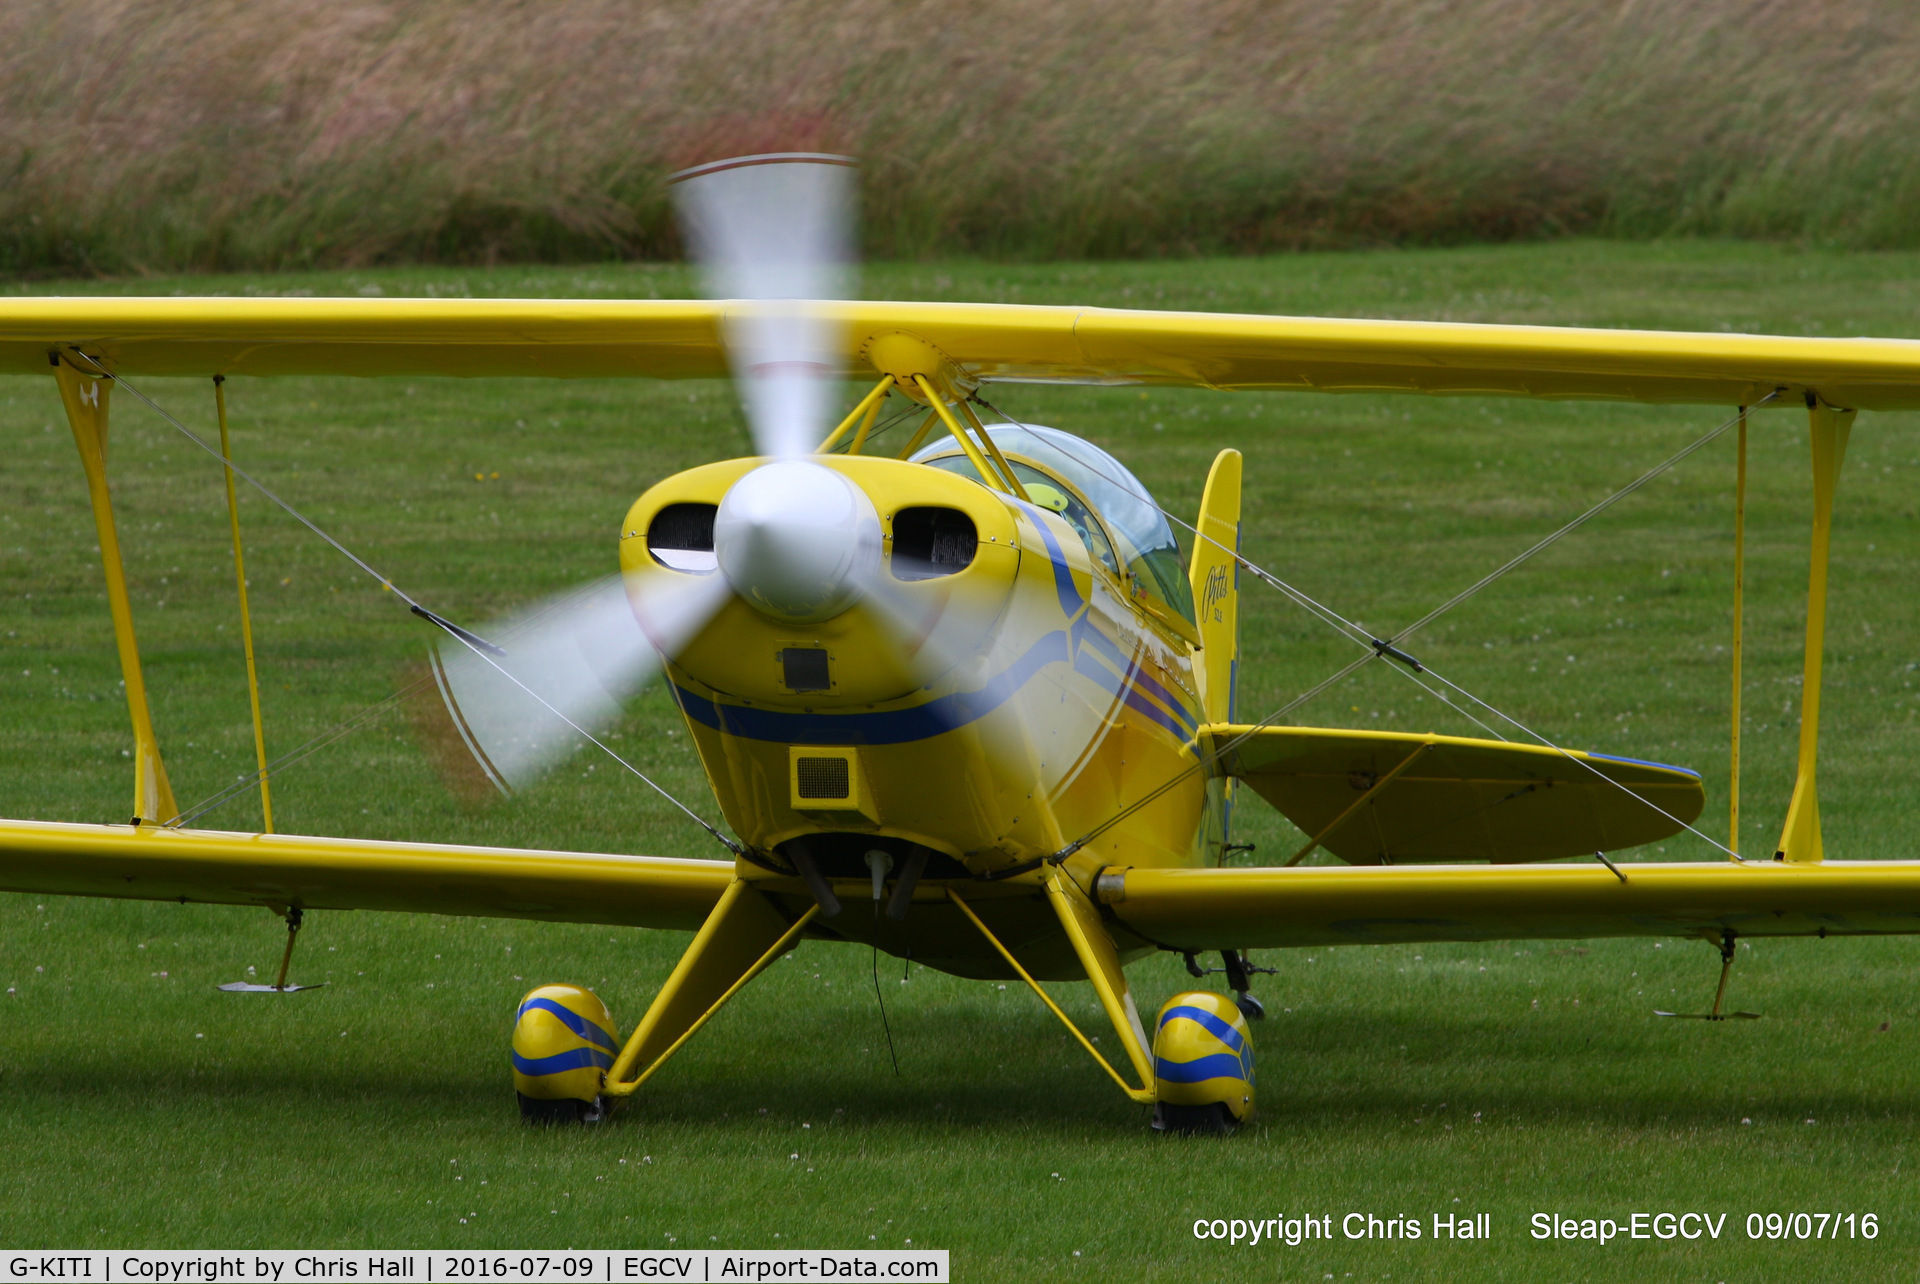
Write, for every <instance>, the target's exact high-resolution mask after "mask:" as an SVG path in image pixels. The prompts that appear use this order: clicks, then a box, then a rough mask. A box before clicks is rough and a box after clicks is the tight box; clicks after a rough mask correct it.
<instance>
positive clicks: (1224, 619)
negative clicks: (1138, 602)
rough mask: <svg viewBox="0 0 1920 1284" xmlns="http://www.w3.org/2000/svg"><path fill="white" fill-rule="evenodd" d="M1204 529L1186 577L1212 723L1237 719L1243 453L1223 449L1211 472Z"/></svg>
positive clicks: (1197, 669) (1203, 503)
mask: <svg viewBox="0 0 1920 1284" xmlns="http://www.w3.org/2000/svg"><path fill="white" fill-rule="evenodd" d="M1194 525H1195V526H1196V527H1198V528H1199V531H1200V533H1199V534H1198V535H1197V536H1195V537H1194V541H1193V562H1192V564H1191V565H1190V567H1189V568H1188V571H1187V580H1188V582H1189V583H1190V584H1191V585H1192V586H1193V607H1194V611H1195V612H1196V613H1197V614H1198V616H1199V619H1200V642H1201V647H1200V653H1199V654H1198V655H1197V656H1195V657H1194V658H1195V664H1194V675H1195V676H1196V677H1197V678H1198V679H1199V682H1200V699H1201V703H1202V705H1203V706H1204V707H1205V709H1206V715H1207V721H1208V722H1232V721H1233V704H1234V699H1233V697H1234V686H1235V681H1234V678H1235V675H1236V673H1237V672H1238V670H1239V663H1240V657H1239V648H1240V563H1239V561H1238V560H1237V558H1236V556H1235V555H1236V554H1238V553H1239V551H1240V452H1239V451H1237V450H1223V451H1221V452H1220V453H1219V454H1218V455H1216V456H1215V457H1214V460H1213V468H1212V469H1211V471H1209V472H1208V473H1207V488H1206V490H1205V492H1204V493H1202V495H1201V497H1200V520H1199V521H1197V522H1195V523H1194Z"/></svg>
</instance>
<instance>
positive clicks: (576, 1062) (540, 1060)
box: [513, 1048, 613, 1076]
mask: <svg viewBox="0 0 1920 1284" xmlns="http://www.w3.org/2000/svg"><path fill="white" fill-rule="evenodd" d="M611 1065H613V1058H612V1057H610V1056H608V1055H607V1054H606V1053H604V1052H602V1051H600V1049H598V1048H573V1049H571V1050H569V1051H566V1052H556V1053H554V1054H553V1055H552V1056H550V1057H523V1056H521V1055H520V1054H519V1053H518V1052H516V1053H514V1054H513V1068H514V1069H515V1070H518V1071H519V1072H520V1073H521V1074H524V1075H529V1076H534V1075H543V1074H561V1073H564V1072H565V1071H568V1070H589V1069H598V1070H605V1069H607V1068H608V1067H610V1066H611Z"/></svg>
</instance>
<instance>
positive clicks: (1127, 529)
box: [913, 424, 1193, 624]
mask: <svg viewBox="0 0 1920 1284" xmlns="http://www.w3.org/2000/svg"><path fill="white" fill-rule="evenodd" d="M987 435H988V436H989V437H992V438H993V444H994V445H996V446H998V447H999V448H1000V452H1001V453H1002V454H1004V455H1005V456H1007V459H1008V461H1009V462H1011V463H1013V464H1014V466H1015V469H1016V471H1020V472H1024V471H1026V470H1025V469H1022V468H1020V465H1022V464H1025V465H1027V466H1028V467H1029V468H1033V469H1037V470H1038V471H1040V472H1042V473H1047V474H1051V475H1052V477H1053V479H1055V480H1059V481H1064V482H1066V483H1067V485H1068V486H1070V487H1072V488H1073V489H1074V490H1076V491H1078V492H1079V493H1080V494H1081V495H1083V496H1085V497H1086V500H1087V502H1088V503H1089V504H1091V505H1092V506H1093V509H1094V511H1095V512H1096V513H1097V514H1098V515H1099V521H1100V523H1101V524H1102V525H1104V526H1105V528H1106V531H1105V534H1102V533H1101V532H1100V531H1099V530H1098V529H1092V530H1089V529H1087V528H1086V527H1085V525H1084V521H1085V519H1084V518H1083V517H1082V516H1081V515H1080V514H1079V513H1078V512H1075V511H1071V510H1072V509H1077V508H1078V507H1079V506H1078V505H1077V504H1073V505H1070V511H1067V512H1063V513H1062V514H1061V516H1063V517H1065V518H1066V519H1067V520H1068V521H1069V522H1071V523H1073V525H1074V526H1075V527H1076V528H1079V529H1080V531H1081V538H1082V539H1084V540H1086V542H1087V547H1088V549H1089V550H1091V551H1092V553H1093V555H1094V557H1095V559H1096V560H1097V561H1100V562H1102V563H1105V564H1106V565H1107V566H1108V567H1109V568H1110V569H1114V570H1116V571H1117V570H1119V569H1120V568H1119V567H1116V566H1114V565H1113V558H1114V557H1116V556H1117V558H1118V559H1119V562H1120V565H1121V566H1124V567H1125V568H1126V572H1127V573H1128V574H1130V575H1131V577H1132V579H1133V583H1134V586H1135V588H1136V591H1138V592H1141V593H1144V594H1146V595H1147V596H1149V597H1151V598H1153V599H1154V600H1155V601H1156V602H1159V603H1161V604H1163V605H1164V606H1166V607H1168V608H1170V609H1171V610H1173V611H1174V612H1175V613H1177V614H1178V615H1179V616H1180V617H1181V618H1182V619H1185V620H1186V621H1187V622H1188V623H1190V624H1191V623H1192V622H1193V591H1192V589H1191V588H1189V587H1188V584H1187V571H1186V564H1185V559H1184V558H1182V557H1181V555H1180V544H1179V542H1178V541H1177V540H1176V539H1175V538H1174V535H1173V527H1172V526H1170V525H1168V523H1167V519H1166V517H1165V516H1163V515H1162V514H1161V512H1160V507H1159V505H1158V504H1156V503H1154V501H1153V496H1152V495H1151V494H1149V493H1148V492H1147V488H1146V487H1145V486H1143V485H1141V484H1140V479H1139V478H1137V477H1135V476H1134V475H1133V474H1132V473H1131V472H1129V471H1127V467H1126V465H1125V464H1122V463H1121V462H1120V461H1119V460H1117V459H1115V458H1114V457H1113V456H1112V455H1109V454H1108V453H1107V452H1106V451H1104V450H1102V449H1100V447H1098V446H1096V445H1094V444H1093V443H1092V442H1090V441H1086V440H1083V439H1081V438H1079V437H1075V436H1074V435H1073V434H1071V433H1064V432H1061V431H1060V430H1059V429H1057V428H1046V427H1042V426H1041V425H1039V424H995V425H993V426H992V427H990V428H988V429H987ZM913 462H914V463H916V464H929V465H931V466H932V467H935V468H939V469H943V470H945V471H947V472H950V473H958V474H960V475H961V476H963V477H971V478H973V479H974V480H975V481H979V480H980V474H979V472H978V470H976V469H975V468H974V466H973V463H972V461H971V460H969V459H968V458H967V456H966V455H965V454H963V453H961V449H960V443H959V442H957V441H955V440H954V439H953V438H952V437H951V436H948V437H943V438H941V439H940V440H939V441H936V442H934V443H932V444H931V445H929V446H927V447H925V448H923V449H922V450H921V451H920V452H919V453H917V454H916V455H914V456H913ZM1034 480H1038V479H1034V478H1028V477H1022V478H1021V482H1022V484H1023V485H1031V484H1032V482H1033V481H1034ZM1107 536H1111V537H1112V541H1113V549H1112V553H1111V554H1109V553H1108V552H1107V550H1106V549H1105V547H1104V546H1105V544H1106V542H1107Z"/></svg>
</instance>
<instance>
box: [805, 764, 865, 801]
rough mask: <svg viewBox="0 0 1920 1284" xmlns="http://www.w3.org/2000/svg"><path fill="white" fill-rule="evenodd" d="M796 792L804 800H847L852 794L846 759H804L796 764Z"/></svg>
mask: <svg viewBox="0 0 1920 1284" xmlns="http://www.w3.org/2000/svg"><path fill="white" fill-rule="evenodd" d="M793 775H794V790H795V792H796V793H798V794H799V795H800V796H801V797H802V798H845V797H847V796H848V794H850V793H851V792H852V790H851V788H850V784H851V782H850V780H849V778H848V774H847V760H846V759H845V758H802V759H800V760H799V761H798V762H796V763H795V764H794V768H793Z"/></svg>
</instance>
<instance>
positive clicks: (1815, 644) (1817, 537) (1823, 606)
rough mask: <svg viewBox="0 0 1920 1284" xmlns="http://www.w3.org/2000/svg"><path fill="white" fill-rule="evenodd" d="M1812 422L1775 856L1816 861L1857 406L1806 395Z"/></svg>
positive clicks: (1820, 855)
mask: <svg viewBox="0 0 1920 1284" xmlns="http://www.w3.org/2000/svg"><path fill="white" fill-rule="evenodd" d="M1807 417H1808V420H1809V424H1808V427H1809V429H1810V436H1811V437H1812V443H1813V541H1812V548H1811V549H1810V550H1809V553H1808V558H1807V560H1808V563H1809V566H1808V570H1807V653H1806V661H1805V663H1806V667H1805V670H1804V672H1803V676H1802V678H1801V681H1800V764H1799V769H1798V771H1797V773H1796V774H1795V776H1794V781H1793V801H1791V802H1789V803H1788V804H1787V823H1786V825H1785V826H1784V827H1783V828H1782V829H1781V831H1780V846H1779V849H1778V850H1777V851H1776V852H1775V854H1774V859H1776V860H1786V861H1793V862H1795V863H1811V862H1818V861H1819V860H1821V859H1822V852H1821V849H1820V799H1819V795H1818V793H1817V792H1816V791H1815V789H1814V779H1813V769H1814V765H1815V760H1816V759H1817V758H1818V757H1819V751H1820V660H1821V653H1822V651H1823V650H1824V648H1825V645H1826V638H1827V553H1828V551H1829V547H1830V544H1831V541H1832V535H1833V493H1834V490H1835V489H1836V488H1837V487H1838V486H1839V484H1840V464H1841V461H1843V460H1844V459H1845V458H1846V457H1847V435H1848V433H1849V432H1851V431H1852V429H1853V411H1851V410H1835V409H1834V408H1833V407H1832V406H1829V405H1827V404H1826V403H1824V402H1822V401H1821V400H1820V399H1819V398H1817V397H1815V396H1814V395H1813V394H1812V393H1808V394H1807Z"/></svg>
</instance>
